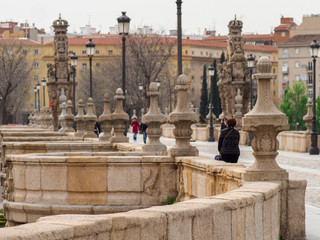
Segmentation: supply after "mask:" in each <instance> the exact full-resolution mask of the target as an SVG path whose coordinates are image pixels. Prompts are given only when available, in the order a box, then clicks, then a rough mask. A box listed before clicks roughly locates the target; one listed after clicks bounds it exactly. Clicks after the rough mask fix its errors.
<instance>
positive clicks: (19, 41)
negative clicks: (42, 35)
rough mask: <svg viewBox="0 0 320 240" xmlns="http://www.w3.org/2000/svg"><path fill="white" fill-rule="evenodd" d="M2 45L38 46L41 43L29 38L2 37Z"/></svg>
mask: <svg viewBox="0 0 320 240" xmlns="http://www.w3.org/2000/svg"><path fill="white" fill-rule="evenodd" d="M0 44H1V45H4V44H6V45H13V46H14V45H22V46H36V45H40V43H38V42H36V41H33V40H31V39H29V38H0Z"/></svg>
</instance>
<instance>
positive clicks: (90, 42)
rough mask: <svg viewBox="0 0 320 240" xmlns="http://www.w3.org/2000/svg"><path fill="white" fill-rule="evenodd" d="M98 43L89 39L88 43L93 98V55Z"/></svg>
mask: <svg viewBox="0 0 320 240" xmlns="http://www.w3.org/2000/svg"><path fill="white" fill-rule="evenodd" d="M95 47H96V45H95V44H94V42H93V41H92V39H89V42H87V43H86V48H87V55H88V57H89V65H90V97H91V98H92V57H93V55H94V49H95Z"/></svg>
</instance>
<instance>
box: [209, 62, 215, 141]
mask: <svg viewBox="0 0 320 240" xmlns="http://www.w3.org/2000/svg"><path fill="white" fill-rule="evenodd" d="M208 73H209V76H210V81H211V83H210V111H209V113H210V127H209V139H208V142H214V141H215V139H214V132H213V131H214V129H213V119H212V112H213V110H212V108H213V80H214V79H213V77H214V74H215V69H214V67H213V66H212V65H211V66H210V67H209V68H208Z"/></svg>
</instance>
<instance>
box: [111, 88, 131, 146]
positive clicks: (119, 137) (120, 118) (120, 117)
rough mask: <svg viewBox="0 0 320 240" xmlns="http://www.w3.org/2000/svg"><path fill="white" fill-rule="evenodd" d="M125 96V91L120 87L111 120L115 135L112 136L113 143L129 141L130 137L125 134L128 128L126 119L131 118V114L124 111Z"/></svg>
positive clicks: (115, 97)
mask: <svg viewBox="0 0 320 240" xmlns="http://www.w3.org/2000/svg"><path fill="white" fill-rule="evenodd" d="M124 98H125V97H124V96H123V91H122V89H121V88H118V89H117V91H116V95H115V96H114V99H115V100H116V108H115V110H114V112H113V113H112V114H111V120H112V121H113V130H114V133H113V136H112V137H111V138H110V142H111V143H119V142H129V138H128V137H126V136H124V131H125V129H126V121H128V120H129V115H128V114H127V113H125V112H124V111H123V107H122V101H123V99H124Z"/></svg>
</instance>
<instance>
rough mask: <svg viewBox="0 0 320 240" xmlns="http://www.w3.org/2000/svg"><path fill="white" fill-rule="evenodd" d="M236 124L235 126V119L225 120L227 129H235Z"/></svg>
mask: <svg viewBox="0 0 320 240" xmlns="http://www.w3.org/2000/svg"><path fill="white" fill-rule="evenodd" d="M236 124H237V121H236V119H235V118H233V117H229V118H228V120H227V125H228V127H235V126H236Z"/></svg>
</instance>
